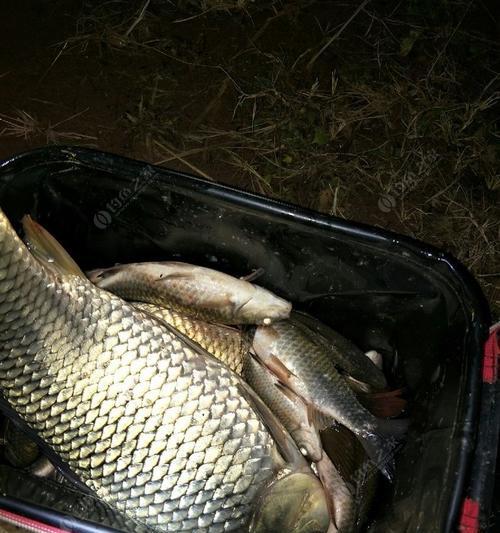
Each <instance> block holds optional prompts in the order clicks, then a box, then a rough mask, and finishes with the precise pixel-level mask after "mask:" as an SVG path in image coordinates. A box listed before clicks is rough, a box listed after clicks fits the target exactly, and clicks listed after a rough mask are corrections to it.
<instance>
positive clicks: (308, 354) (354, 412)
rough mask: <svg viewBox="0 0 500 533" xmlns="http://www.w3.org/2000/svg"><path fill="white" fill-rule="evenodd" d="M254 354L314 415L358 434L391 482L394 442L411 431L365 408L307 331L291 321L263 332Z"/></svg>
mask: <svg viewBox="0 0 500 533" xmlns="http://www.w3.org/2000/svg"><path fill="white" fill-rule="evenodd" d="M253 350H254V351H255V353H256V354H257V356H258V358H259V360H260V361H261V362H262V363H263V364H265V365H266V366H267V367H268V368H269V369H270V370H271V371H272V372H273V373H274V374H275V375H276V376H277V377H278V379H279V380H280V382H281V383H282V384H283V385H285V386H286V387H288V388H289V389H290V390H291V391H293V392H294V393H295V394H296V395H298V396H299V397H301V398H302V399H303V400H304V401H305V402H306V403H307V404H308V407H309V408H310V409H311V411H317V412H319V413H321V414H322V415H327V416H328V417H330V418H332V419H334V420H336V421H337V422H339V423H341V424H343V425H344V426H346V427H347V428H349V429H350V430H351V431H352V432H353V433H355V434H356V435H357V437H358V438H359V439H360V441H361V443H362V444H363V446H364V448H365V449H366V451H367V453H368V455H369V457H370V458H372V459H373V461H374V463H375V464H376V465H377V466H378V467H379V468H380V470H381V471H382V472H383V473H384V474H385V475H386V476H387V477H388V478H389V479H391V478H392V468H393V450H394V448H395V446H396V442H395V439H394V436H401V435H402V434H403V433H404V432H405V431H406V428H407V421H406V420H385V419H380V418H377V417H375V416H374V415H373V414H372V413H370V412H369V411H368V410H367V409H366V408H365V407H363V405H362V404H361V403H360V402H359V400H358V398H357V397H356V395H355V393H354V392H353V391H352V390H351V389H350V387H349V386H348V385H347V383H346V381H345V379H344V378H343V376H341V375H340V374H339V372H338V371H337V369H336V368H335V364H334V362H333V361H332V358H331V357H330V354H329V353H328V351H327V350H326V349H325V347H324V344H323V343H317V342H314V341H313V339H312V338H311V335H306V334H304V331H303V328H301V327H297V326H296V325H295V324H293V323H291V322H290V321H282V322H278V323H276V324H273V325H272V326H259V327H258V328H257V329H256V332H255V336H254V339H253ZM363 357H366V356H365V355H363Z"/></svg>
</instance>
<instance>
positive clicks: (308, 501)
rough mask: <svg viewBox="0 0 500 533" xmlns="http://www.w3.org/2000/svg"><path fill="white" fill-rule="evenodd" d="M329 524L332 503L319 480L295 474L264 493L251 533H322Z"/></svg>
mask: <svg viewBox="0 0 500 533" xmlns="http://www.w3.org/2000/svg"><path fill="white" fill-rule="evenodd" d="M329 524H330V513H329V508H328V502H327V498H326V494H325V491H324V489H323V486H322V485H321V482H320V481H319V479H318V478H317V477H316V476H315V475H314V474H313V473H312V472H291V473H289V474H287V475H285V476H284V477H281V478H280V479H276V480H275V481H273V482H272V483H271V484H270V485H268V486H267V487H266V489H265V490H264V491H263V493H262V494H261V497H260V498H259V500H258V505H257V507H256V511H255V514H254V515H253V517H252V521H251V524H250V529H249V531H250V533H264V532H268V531H287V532H293V533H320V532H325V531H327V530H328V527H329Z"/></svg>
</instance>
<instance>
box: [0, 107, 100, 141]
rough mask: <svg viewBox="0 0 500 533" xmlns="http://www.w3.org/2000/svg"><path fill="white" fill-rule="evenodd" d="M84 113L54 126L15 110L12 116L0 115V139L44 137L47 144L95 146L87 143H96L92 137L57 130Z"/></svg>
mask: <svg viewBox="0 0 500 533" xmlns="http://www.w3.org/2000/svg"><path fill="white" fill-rule="evenodd" d="M84 112H85V110H84V111H81V112H79V113H76V114H74V115H72V116H70V117H68V118H65V119H63V120H60V121H58V122H57V123H55V124H51V123H50V122H48V123H46V124H44V123H42V122H41V121H39V120H38V119H37V118H36V117H35V116H34V115H32V114H30V113H28V112H27V111H23V110H19V109H17V110H15V111H14V113H13V114H12V115H6V114H3V113H0V128H1V129H0V138H1V137H2V136H6V137H9V136H10V137H22V138H23V139H25V140H26V141H31V140H32V139H33V138H36V137H45V142H46V143H47V144H61V143H66V142H78V143H83V144H85V145H86V146H95V144H94V143H90V144H89V141H96V140H97V138H96V137H94V136H92V135H85V134H83V133H77V132H74V131H60V129H58V128H59V127H60V126H61V125H62V124H65V123H66V122H69V121H71V120H73V119H74V118H76V117H78V116H80V115H81V114H83V113H84Z"/></svg>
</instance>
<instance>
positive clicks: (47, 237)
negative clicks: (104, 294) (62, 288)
mask: <svg viewBox="0 0 500 533" xmlns="http://www.w3.org/2000/svg"><path fill="white" fill-rule="evenodd" d="M22 224H23V228H24V234H25V237H24V242H25V243H26V246H27V247H28V249H29V251H30V252H31V254H32V255H33V257H34V258H35V259H36V260H37V261H38V262H39V263H41V264H42V265H43V266H44V267H46V268H48V269H49V270H52V272H54V273H56V274H62V275H64V276H68V275H69V276H79V277H82V278H84V279H87V278H86V276H85V274H84V273H83V272H82V271H81V270H80V267H79V266H78V265H77V264H76V263H75V261H74V260H73V258H72V257H71V256H70V255H69V254H68V252H67V251H66V250H65V249H64V248H63V247H62V245H61V244H60V243H59V242H58V241H57V239H56V238H55V237H54V236H53V235H51V234H50V233H49V232H48V231H47V230H46V229H45V228H44V227H42V226H41V225H40V224H38V222H35V221H34V220H33V219H32V218H31V217H30V215H25V216H24V217H23V219H22Z"/></svg>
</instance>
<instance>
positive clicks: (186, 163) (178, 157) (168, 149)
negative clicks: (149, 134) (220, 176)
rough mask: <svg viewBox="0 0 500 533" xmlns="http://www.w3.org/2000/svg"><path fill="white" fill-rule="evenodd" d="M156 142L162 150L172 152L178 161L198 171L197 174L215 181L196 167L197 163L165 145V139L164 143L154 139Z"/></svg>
mask: <svg viewBox="0 0 500 533" xmlns="http://www.w3.org/2000/svg"><path fill="white" fill-rule="evenodd" d="M153 142H154V144H156V146H157V147H158V148H160V149H161V150H165V152H167V154H170V155H171V156H172V157H173V158H174V159H177V160H178V161H180V162H181V163H184V165H186V166H187V167H189V168H190V169H191V170H193V171H194V172H196V173H197V174H199V175H200V176H203V177H204V178H205V179H207V180H210V181H214V179H213V178H212V177H210V176H209V175H208V174H206V173H205V172H203V170H200V169H199V168H198V167H196V166H195V165H193V164H192V163H190V162H189V161H186V160H185V159H184V158H183V157H182V156H180V155H177V154H176V153H175V152H174V151H173V150H171V149H170V148H168V147H167V146H166V145H165V141H163V143H161V142H159V141H157V140H155V141H153Z"/></svg>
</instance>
